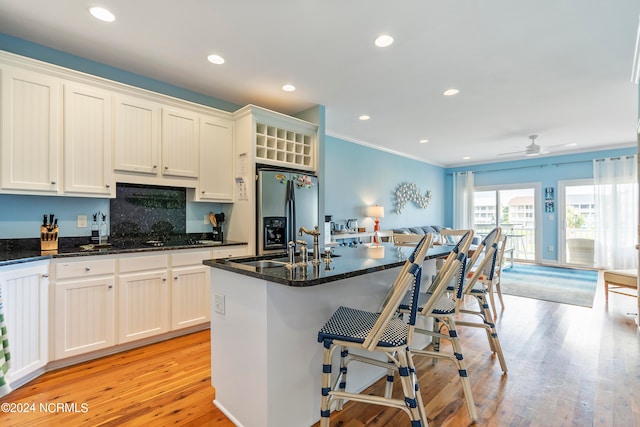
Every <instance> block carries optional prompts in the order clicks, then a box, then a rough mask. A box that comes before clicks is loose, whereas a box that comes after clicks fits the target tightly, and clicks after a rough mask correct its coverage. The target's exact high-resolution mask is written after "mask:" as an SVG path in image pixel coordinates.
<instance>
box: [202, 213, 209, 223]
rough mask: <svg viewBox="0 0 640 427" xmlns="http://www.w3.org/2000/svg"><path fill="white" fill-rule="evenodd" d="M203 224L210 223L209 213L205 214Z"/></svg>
mask: <svg viewBox="0 0 640 427" xmlns="http://www.w3.org/2000/svg"><path fill="white" fill-rule="evenodd" d="M203 224H209V214H204V223H203Z"/></svg>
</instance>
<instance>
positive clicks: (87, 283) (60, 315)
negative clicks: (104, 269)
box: [53, 276, 115, 359]
mask: <svg viewBox="0 0 640 427" xmlns="http://www.w3.org/2000/svg"><path fill="white" fill-rule="evenodd" d="M113 281H114V280H113V276H109V277H105V278H94V279H90V278H85V279H82V280H78V281H70V282H62V283H56V285H55V291H54V292H55V308H54V313H55V314H54V318H55V320H54V323H55V332H54V337H53V338H54V340H53V341H54V342H55V345H54V347H55V358H56V359H62V358H65V357H69V356H75V355H78V354H82V353H87V352H90V351H94V350H99V349H102V348H107V347H111V346H113V345H114V344H115V316H114V314H115V305H114V304H115V295H114V286H113Z"/></svg>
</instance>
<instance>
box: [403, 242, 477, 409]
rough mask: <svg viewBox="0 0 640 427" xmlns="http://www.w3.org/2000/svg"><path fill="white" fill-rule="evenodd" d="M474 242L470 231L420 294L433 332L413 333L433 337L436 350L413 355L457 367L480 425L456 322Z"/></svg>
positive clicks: (420, 305) (415, 351)
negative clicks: (446, 348)
mask: <svg viewBox="0 0 640 427" xmlns="http://www.w3.org/2000/svg"><path fill="white" fill-rule="evenodd" d="M472 239H473V231H472V230H467V232H466V233H464V234H463V235H462V236H461V237H460V238H459V240H458V243H457V244H456V245H455V247H454V249H453V250H452V251H451V253H450V254H449V256H448V257H447V259H446V261H445V263H444V264H443V266H442V268H441V269H440V271H439V272H438V274H437V275H436V277H435V279H434V280H433V282H432V283H431V285H430V286H429V288H428V290H427V292H426V293H424V294H420V296H419V301H418V315H419V316H424V317H431V318H433V320H434V328H433V330H431V331H430V330H427V329H422V328H419V327H415V328H414V331H415V332H416V333H420V334H424V335H427V336H430V337H431V339H432V342H433V350H428V349H415V348H414V349H412V353H413V354H414V355H421V356H429V357H432V358H434V362H435V360H437V359H438V358H445V359H447V360H449V361H451V362H453V363H454V364H455V365H456V367H457V369H458V376H459V378H460V381H461V383H462V389H463V392H464V396H465V400H466V403H467V410H468V411H469V416H470V417H471V419H472V420H473V421H478V412H477V410H476V406H475V401H474V399H473V394H472V392H471V383H470V382H469V377H468V374H467V367H466V364H465V361H464V357H463V352H462V345H461V344H460V340H459V338H458V332H457V327H456V319H455V317H456V314H457V311H458V307H459V304H458V300H459V299H460V298H461V297H462V287H463V284H464V281H465V277H466V275H465V271H466V260H467V252H468V250H469V246H470V245H471V240H472ZM400 307H401V310H406V309H407V307H406V306H404V305H401V306H400ZM444 329H446V331H447V333H446V334H445V333H443V330H444ZM441 339H446V340H449V341H450V342H451V347H452V350H453V352H452V353H448V354H445V353H442V352H440V340H441Z"/></svg>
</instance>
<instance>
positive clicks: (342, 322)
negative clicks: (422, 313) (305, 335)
mask: <svg viewBox="0 0 640 427" xmlns="http://www.w3.org/2000/svg"><path fill="white" fill-rule="evenodd" d="M431 238H432V235H431V234H427V235H425V236H423V239H422V240H421V241H420V243H419V244H418V245H417V247H416V249H415V250H414V252H413V254H412V255H411V256H410V259H409V260H407V262H406V263H405V265H404V266H403V267H402V268H401V270H400V272H399V274H398V276H397V277H396V280H395V281H394V283H393V284H392V292H390V293H389V294H388V295H387V298H386V300H385V303H384V307H383V309H382V310H381V311H380V312H378V313H374V312H369V311H364V310H358V309H355V308H348V307H340V308H339V309H338V310H336V312H335V313H334V314H333V315H332V316H331V318H330V319H329V321H327V323H326V324H325V325H324V326H323V327H322V328H321V329H320V331H319V332H318V342H320V343H322V345H323V365H322V399H321V408H320V416H321V418H320V425H321V426H322V427H328V426H329V422H330V421H329V416H330V411H331V407H332V405H334V404H335V405H336V409H338V410H340V409H342V405H343V403H344V400H353V401H358V402H364V403H370V404H376V405H383V406H390V407H394V408H399V409H402V410H403V411H404V412H406V413H407V414H408V415H409V418H410V419H411V425H412V427H427V426H428V423H427V418H426V414H425V411H424V404H423V402H422V397H421V395H420V391H419V387H418V381H417V377H416V373H415V366H414V364H413V359H412V355H411V350H410V344H411V338H412V332H413V331H412V328H413V325H415V320H416V312H417V300H418V298H417V293H418V292H419V288H420V276H421V272H422V263H423V262H424V258H425V256H426V252H427V249H428V248H429V246H430V244H431ZM408 292H409V294H410V295H411V301H412V302H411V303H410V309H409V312H408V316H406V317H407V318H406V319H403V318H402V317H399V316H398V315H397V312H398V307H399V306H400V303H401V302H402V300H403V298H404V297H405V295H406V294H407V293H408ZM405 320H406V321H405ZM337 348H340V371H339V373H338V375H337V377H336V378H335V380H334V381H333V382H332V359H333V353H334V351H335V350H336V349H337ZM349 349H359V350H361V351H365V352H368V353H371V355H372V356H373V354H374V353H382V354H384V355H386V357H387V361H388V362H384V361H381V360H377V359H374V358H373V357H368V356H361V355H357V354H351V353H350V352H349ZM352 361H357V362H362V363H367V364H372V365H376V366H380V367H382V368H384V369H387V371H388V372H389V370H392V372H394V371H397V372H399V373H400V380H401V384H402V390H403V395H404V397H403V399H393V398H392V397H391V396H390V395H389V396H387V395H386V393H385V396H373V395H365V394H361V393H354V392H347V391H346V384H347V372H348V369H347V365H348V364H349V363H350V362H352Z"/></svg>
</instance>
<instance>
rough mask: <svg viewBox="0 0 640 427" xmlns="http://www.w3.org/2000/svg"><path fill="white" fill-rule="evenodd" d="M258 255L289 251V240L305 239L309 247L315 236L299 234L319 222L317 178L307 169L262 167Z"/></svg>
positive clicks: (260, 170) (259, 181) (259, 189)
mask: <svg viewBox="0 0 640 427" xmlns="http://www.w3.org/2000/svg"><path fill="white" fill-rule="evenodd" d="M256 193H257V198H258V199H257V208H258V212H257V218H258V226H257V234H258V235H257V236H256V237H257V242H258V244H257V245H256V253H257V254H258V255H263V254H270V253H282V252H286V251H287V244H288V242H289V241H294V242H295V241H296V240H304V241H306V242H307V247H308V249H309V251H311V250H312V249H313V237H312V236H308V235H306V234H304V235H303V236H302V237H300V236H298V229H299V228H300V227H305V228H307V229H310V230H312V229H313V227H314V226H316V225H318V226H319V225H320V224H319V223H318V194H319V193H318V178H317V177H316V176H314V175H309V174H306V173H304V172H292V171H287V170H279V169H269V168H262V169H258V179H257V192H256Z"/></svg>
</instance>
